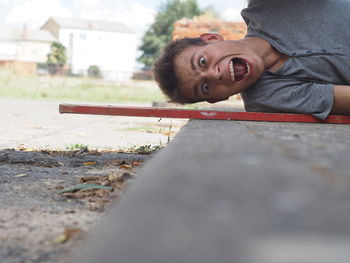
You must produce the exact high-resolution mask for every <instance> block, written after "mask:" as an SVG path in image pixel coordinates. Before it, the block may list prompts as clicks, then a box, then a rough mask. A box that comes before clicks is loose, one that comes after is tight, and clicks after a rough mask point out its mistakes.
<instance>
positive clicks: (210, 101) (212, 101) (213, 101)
mask: <svg viewBox="0 0 350 263" xmlns="http://www.w3.org/2000/svg"><path fill="white" fill-rule="evenodd" d="M228 98H229V97H226V98H223V99H209V100H207V102H209V103H216V102H219V101H223V100H228Z"/></svg>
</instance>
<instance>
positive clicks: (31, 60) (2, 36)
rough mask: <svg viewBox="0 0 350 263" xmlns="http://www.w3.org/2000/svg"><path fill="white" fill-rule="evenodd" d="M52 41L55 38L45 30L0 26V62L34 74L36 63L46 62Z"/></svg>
mask: <svg viewBox="0 0 350 263" xmlns="http://www.w3.org/2000/svg"><path fill="white" fill-rule="evenodd" d="M54 41H57V40H56V38H55V37H54V36H53V35H52V34H51V33H50V32H49V31H46V30H38V29H28V28H27V27H26V26H23V28H9V27H0V64H1V65H2V66H7V67H12V68H13V69H14V71H16V72H23V73H30V74H35V72H36V66H37V63H46V61H47V54H48V53H49V52H50V46H51V43H52V42H54Z"/></svg>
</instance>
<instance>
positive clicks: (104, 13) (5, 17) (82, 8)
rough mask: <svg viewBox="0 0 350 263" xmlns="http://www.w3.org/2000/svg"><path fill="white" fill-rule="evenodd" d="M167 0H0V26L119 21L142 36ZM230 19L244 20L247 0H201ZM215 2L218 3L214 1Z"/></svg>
mask: <svg viewBox="0 0 350 263" xmlns="http://www.w3.org/2000/svg"><path fill="white" fill-rule="evenodd" d="M165 1H166V0H131V1H126V0H0V25H1V26H11V27H19V26H23V25H24V24H26V25H27V26H28V27H30V28H40V27H41V26H42V25H43V24H44V23H45V22H46V20H47V19H48V18H49V17H50V16H56V17H76V18H85V19H96V20H109V21H119V22H123V23H124V24H126V25H127V26H128V27H130V29H132V30H133V31H134V32H135V33H136V35H137V37H138V38H139V39H140V38H141V37H142V36H143V34H144V32H145V31H146V30H147V28H148V27H149V25H151V24H152V22H153V21H154V17H155V15H156V13H157V11H158V10H159V7H160V6H161V5H162V3H164V2H165ZM197 3H198V4H199V6H200V7H201V8H205V7H208V6H210V7H212V8H214V10H215V11H216V12H217V13H218V14H219V15H220V17H222V18H223V19H224V20H227V21H240V19H241V18H240V10H241V9H242V8H244V6H245V4H246V0H216V1H213V0H197ZM213 3H215V4H213Z"/></svg>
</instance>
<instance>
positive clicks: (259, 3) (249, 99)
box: [241, 0, 350, 119]
mask: <svg viewBox="0 0 350 263" xmlns="http://www.w3.org/2000/svg"><path fill="white" fill-rule="evenodd" d="M242 17H243V18H244V20H245V22H246V23H247V26H248V34H247V37H260V38H263V39H265V40H266V41H268V42H269V43H270V44H271V45H272V46H274V47H275V48H276V49H277V50H279V51H280V52H282V53H284V54H287V55H288V56H290V58H289V59H288V60H287V61H286V63H285V64H284V65H283V66H282V68H280V69H279V70H278V71H277V72H270V71H265V72H264V73H263V75H262V76H261V78H260V79H259V80H258V81H257V82H256V83H255V84H254V85H253V86H251V87H249V88H248V89H247V90H245V91H243V92H242V93H241V95H242V98H243V100H244V104H245V108H246V110H247V111H263V112H291V113H306V114H312V115H314V116H316V117H318V118H320V119H325V118H326V117H327V116H328V114H329V113H330V111H331V109H332V106H333V99H334V94H333V88H334V85H350V48H349V47H350V30H349V25H350V1H348V0H251V1H250V2H249V5H248V8H246V9H244V10H242Z"/></svg>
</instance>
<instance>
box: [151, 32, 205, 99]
mask: <svg viewBox="0 0 350 263" xmlns="http://www.w3.org/2000/svg"><path fill="white" fill-rule="evenodd" d="M206 44H207V43H206V42H205V41H203V40H202V39H201V38H183V39H177V40H174V41H172V42H170V43H169V44H167V45H166V46H165V48H164V49H163V53H162V54H161V55H160V57H159V58H158V59H157V60H156V61H155V63H154V65H153V72H154V76H155V79H156V81H157V83H158V85H159V87H160V89H161V90H162V91H163V93H164V94H165V95H166V96H167V97H169V98H170V101H171V102H177V103H181V104H185V103H195V102H198V100H197V101H196V100H191V99H187V98H183V97H181V95H180V94H179V90H178V88H179V78H178V77H177V75H176V71H175V58H176V57H177V56H178V55H180V54H181V52H182V51H184V50H185V49H186V48H187V47H190V46H204V45H206Z"/></svg>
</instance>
